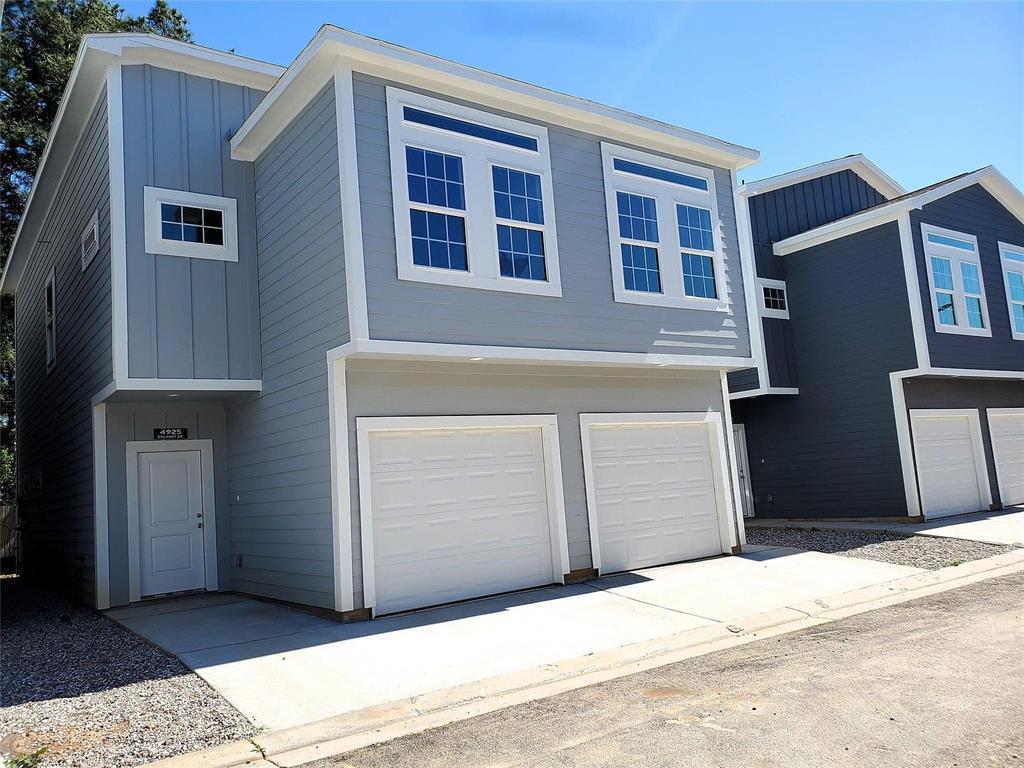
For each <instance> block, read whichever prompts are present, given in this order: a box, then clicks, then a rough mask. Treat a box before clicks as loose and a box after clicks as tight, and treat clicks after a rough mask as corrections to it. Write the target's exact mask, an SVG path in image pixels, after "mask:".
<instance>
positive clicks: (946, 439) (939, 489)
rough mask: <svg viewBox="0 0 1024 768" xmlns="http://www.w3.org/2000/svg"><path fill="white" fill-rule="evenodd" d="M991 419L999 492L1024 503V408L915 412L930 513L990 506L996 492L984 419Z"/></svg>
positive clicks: (920, 474)
mask: <svg viewBox="0 0 1024 768" xmlns="http://www.w3.org/2000/svg"><path fill="white" fill-rule="evenodd" d="M983 414H984V415H985V417H986V418H987V419H988V427H989V435H990V439H991V443H992V455H993V458H994V461H995V474H996V478H997V480H998V483H999V496H1000V499H1001V500H1002V503H1003V504H1004V505H1011V504H1019V503H1022V502H1024V409H1020V408H1007V409H989V410H988V411H987V412H986V411H979V410H977V409H922V410H912V411H911V412H910V420H911V425H912V429H913V435H914V454H915V458H916V462H917V478H918V484H919V487H920V490H921V508H922V511H923V513H924V514H925V515H926V516H928V517H943V516H948V515H959V514H964V513H967V512H977V511H979V510H987V509H988V508H989V504H990V503H991V499H992V495H991V489H990V484H989V479H988V462H987V460H986V457H985V444H984V437H983V432H982V429H981V418H982V416H983Z"/></svg>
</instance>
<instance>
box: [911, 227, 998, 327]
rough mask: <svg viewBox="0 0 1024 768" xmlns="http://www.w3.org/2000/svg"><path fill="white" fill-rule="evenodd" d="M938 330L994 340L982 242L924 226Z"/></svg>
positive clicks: (924, 239)
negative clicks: (987, 297)
mask: <svg viewBox="0 0 1024 768" xmlns="http://www.w3.org/2000/svg"><path fill="white" fill-rule="evenodd" d="M921 236H922V240H923V242H924V254H925V262H926V263H927V267H928V287H929V291H930V294H931V305H932V316H933V318H934V321H935V330H936V331H939V332H940V333H961V334H966V335H970V336H991V335H992V329H991V328H990V326H989V320H988V304H987V303H986V301H985V282H984V280H983V279H982V273H981V258H980V256H979V255H978V238H976V237H975V236H974V235H968V234H964V233H962V232H954V231H952V230H949V229H942V228H940V227H934V226H932V225H931V224H922V225H921Z"/></svg>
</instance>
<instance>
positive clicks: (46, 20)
mask: <svg viewBox="0 0 1024 768" xmlns="http://www.w3.org/2000/svg"><path fill="white" fill-rule="evenodd" d="M0 5H2V8H3V21H2V27H0V62H2V66H0V259H2V260H3V263H2V264H0V267H2V266H3V264H6V261H7V257H8V254H9V253H10V249H11V244H12V243H13V242H14V235H15V232H16V231H17V228H18V222H19V221H20V220H21V213H22V210H23V209H24V207H25V201H26V200H27V199H28V193H29V190H30V189H31V187H32V180H33V178H34V177H35V173H36V168H37V167H38V165H39V161H40V159H42V156H43V150H44V149H45V147H46V137H47V135H48V134H49V131H50V126H51V125H52V124H53V120H54V118H55V117H56V115H57V108H58V106H59V105H60V99H61V95H62V94H63V93H64V87H65V86H66V85H67V81H68V77H69V76H70V75H71V69H72V67H73V66H74V63H75V56H76V55H77V53H78V47H79V44H80V43H81V40H82V36H83V35H87V34H91V33H96V32H151V33H153V34H157V35H162V36H164V37H171V38H174V39H177V40H185V41H191V40H192V33H191V32H190V31H189V28H188V21H187V20H186V19H185V17H184V16H182V14H181V13H180V12H179V11H178V10H177V9H175V8H172V7H171V6H169V5H168V4H167V2H166V0H156V1H155V2H154V4H153V7H152V8H150V10H149V13H147V14H145V15H143V16H131V15H128V14H126V13H125V11H124V9H123V8H121V6H119V5H117V4H116V3H111V2H108V0H8V2H6V3H2V4H0ZM14 427H15V424H14V322H13V307H12V302H11V300H10V299H9V298H8V299H5V300H4V301H3V302H2V304H0V498H3V499H10V498H14V493H15V486H14V474H13V459H12V460H11V462H10V468H11V471H10V472H8V465H9V462H8V458H9V456H11V455H12V452H13V449H14Z"/></svg>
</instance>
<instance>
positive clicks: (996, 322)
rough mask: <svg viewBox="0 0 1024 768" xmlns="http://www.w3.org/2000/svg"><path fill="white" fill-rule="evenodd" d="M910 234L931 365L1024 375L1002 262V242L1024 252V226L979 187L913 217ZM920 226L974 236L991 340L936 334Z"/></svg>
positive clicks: (1023, 343) (1022, 348)
mask: <svg viewBox="0 0 1024 768" xmlns="http://www.w3.org/2000/svg"><path fill="white" fill-rule="evenodd" d="M910 224H911V233H912V235H913V237H914V249H915V251H916V255H917V276H918V282H919V285H920V289H921V302H922V305H923V306H924V327H925V335H926V336H927V337H928V351H929V353H930V354H931V361H932V365H933V366H934V367H936V368H982V369H985V370H995V371H1024V341H1019V340H1016V339H1014V338H1013V337H1012V335H1011V332H1010V312H1009V308H1008V307H1007V306H1006V287H1005V284H1004V278H1003V268H1002V265H1001V263H1000V259H999V245H998V243H999V242H1000V241H1002V242H1004V243H1009V244H1012V245H1017V246H1020V247H1021V248H1024V223H1021V221H1020V220H1019V219H1017V218H1016V217H1015V216H1014V215H1013V214H1012V213H1010V212H1009V211H1008V210H1006V209H1005V208H1004V207H1003V206H1002V205H1001V204H1000V203H999V201H998V200H996V199H995V198H994V197H992V195H990V194H989V193H988V191H987V190H985V189H984V188H983V187H981V186H980V185H977V184H975V185H974V186H972V187H968V188H967V189H965V190H962V191H960V192H956V193H955V194H952V195H949V196H947V197H944V198H942V199H940V200H936V201H935V202H934V203H929V204H928V205H926V206H924V208H922V209H921V210H919V211H911V213H910ZM921 224H932V225H934V226H937V227H945V228H946V229H955V230H957V231H959V232H965V233H967V234H971V235H975V236H976V237H977V238H978V249H979V254H980V256H981V272H982V277H983V280H984V281H985V298H986V300H987V301H988V316H989V322H990V325H991V326H992V336H991V338H986V337H979V336H963V335H958V334H952V333H937V332H936V331H935V320H934V315H933V314H932V299H931V296H930V294H929V290H928V267H927V264H926V262H925V258H924V248H923V242H922V239H921Z"/></svg>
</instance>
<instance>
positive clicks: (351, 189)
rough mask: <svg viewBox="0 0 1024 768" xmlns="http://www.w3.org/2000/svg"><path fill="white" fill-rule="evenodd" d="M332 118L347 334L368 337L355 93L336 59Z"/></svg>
mask: <svg viewBox="0 0 1024 768" xmlns="http://www.w3.org/2000/svg"><path fill="white" fill-rule="evenodd" d="M333 77H334V119H335V121H336V127H337V130H338V180H339V184H340V187H341V212H342V216H341V218H342V221H343V222H344V223H345V225H344V226H343V227H342V240H343V247H344V248H345V292H346V297H347V300H348V303H347V311H348V322H349V338H351V339H368V338H369V337H370V322H369V316H368V312H367V308H366V274H365V261H364V257H363V221H362V213H361V210H362V205H361V202H360V197H359V157H358V152H357V149H356V123H355V94H354V92H353V84H352V67H351V66H350V65H349V63H348V62H347V61H339V62H338V63H337V64H336V65H335V68H334V75H333Z"/></svg>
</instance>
